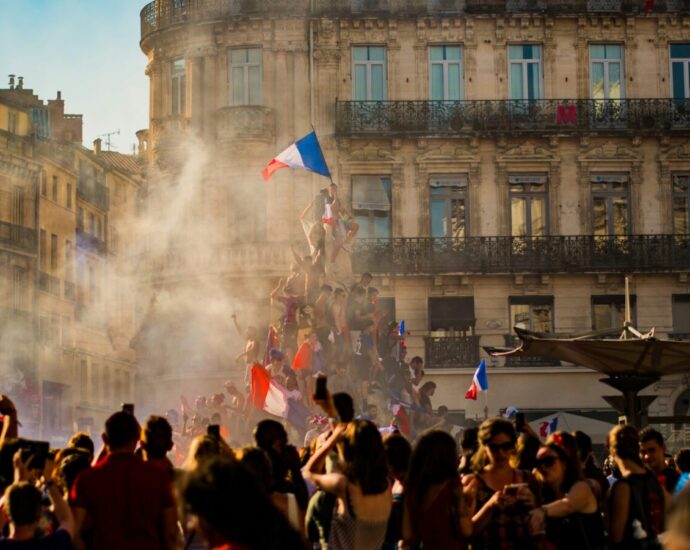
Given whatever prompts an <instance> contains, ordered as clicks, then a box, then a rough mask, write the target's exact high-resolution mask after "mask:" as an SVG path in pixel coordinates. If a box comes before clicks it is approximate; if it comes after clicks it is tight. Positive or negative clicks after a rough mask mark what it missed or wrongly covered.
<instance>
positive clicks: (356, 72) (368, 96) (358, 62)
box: [352, 46, 386, 101]
mask: <svg viewBox="0 0 690 550" xmlns="http://www.w3.org/2000/svg"><path fill="white" fill-rule="evenodd" d="M352 73H353V76H352V84H353V90H352V97H353V99H354V100H355V101H384V100H385V99H386V48H385V46H354V47H353V48H352Z"/></svg>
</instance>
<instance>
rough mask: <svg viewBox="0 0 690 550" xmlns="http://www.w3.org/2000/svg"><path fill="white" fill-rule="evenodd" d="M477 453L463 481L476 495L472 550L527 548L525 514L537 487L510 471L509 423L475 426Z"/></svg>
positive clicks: (511, 435) (511, 439)
mask: <svg viewBox="0 0 690 550" xmlns="http://www.w3.org/2000/svg"><path fill="white" fill-rule="evenodd" d="M478 439H479V445H480V446H479V450H478V451H477V453H476V454H475V455H474V457H473V461H472V465H473V469H474V474H473V475H469V476H466V477H465V478H463V484H464V485H465V488H466V489H467V490H469V491H470V492H476V502H477V504H476V510H477V512H476V513H475V514H474V516H473V518H472V523H473V539H472V549H473V550H484V549H486V550H493V549H494V548H501V549H502V550H519V549H531V548H532V546H533V541H532V536H531V534H530V532H529V511H530V509H531V507H533V506H534V505H536V504H537V503H536V502H535V498H534V495H536V494H537V493H538V490H539V486H538V484H537V483H536V480H535V479H534V477H533V476H532V475H531V474H530V473H529V472H525V471H522V470H518V469H516V468H514V467H513V466H512V464H511V460H512V459H514V455H515V443H516V441H517V435H516V433H515V428H514V427H513V424H512V423H511V422H509V421H508V420H505V419H503V418H490V419H488V420H485V421H484V422H482V425H481V426H480V427H479V434H478Z"/></svg>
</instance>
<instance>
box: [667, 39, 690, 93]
mask: <svg viewBox="0 0 690 550" xmlns="http://www.w3.org/2000/svg"><path fill="white" fill-rule="evenodd" d="M677 45H687V46H690V43H688V42H676V43H671V44H669V45H668V76H669V83H670V88H669V97H670V98H671V99H673V100H675V101H682V100H687V99H690V57H673V54H672V53H671V49H672V48H673V46H677ZM674 63H682V64H683V78H684V88H685V90H684V97H682V98H677V97H673V91H674V89H675V82H674V80H673V64H674Z"/></svg>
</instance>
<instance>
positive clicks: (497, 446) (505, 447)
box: [488, 441, 515, 453]
mask: <svg viewBox="0 0 690 550" xmlns="http://www.w3.org/2000/svg"><path fill="white" fill-rule="evenodd" d="M488 447H489V449H491V451H493V452H494V453H495V452H496V451H499V450H500V451H506V452H508V451H512V450H513V449H514V448H515V443H513V442H512V441H506V442H505V443H489V445H488Z"/></svg>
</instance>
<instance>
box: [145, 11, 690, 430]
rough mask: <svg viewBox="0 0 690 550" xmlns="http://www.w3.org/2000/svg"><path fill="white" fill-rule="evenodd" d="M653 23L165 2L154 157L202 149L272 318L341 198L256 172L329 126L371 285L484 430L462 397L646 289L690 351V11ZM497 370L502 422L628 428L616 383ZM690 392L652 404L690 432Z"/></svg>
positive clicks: (639, 310) (299, 179)
mask: <svg viewBox="0 0 690 550" xmlns="http://www.w3.org/2000/svg"><path fill="white" fill-rule="evenodd" d="M643 4H644V3H643V2H630V1H627V0H623V1H611V0H598V1H597V0H589V1H585V0H578V1H575V2H556V1H551V0H539V1H535V2H532V1H530V2H525V1H519V0H490V1H477V0H465V1H462V0H447V1H446V0H434V1H428V2H426V1H422V0H367V1H354V0H353V1H352V2H331V1H328V0H313V1H311V2H300V1H297V2H280V1H278V0H253V1H249V2H236V1H230V0H228V1H227V2H217V1H214V2H211V1H204V0H199V1H192V0H156V1H155V2H152V3H150V4H148V5H147V6H145V7H144V9H143V10H142V12H141V23H142V40H141V47H142V50H143V51H144V53H145V54H146V55H147V57H148V67H147V74H148V75H149V77H150V81H151V88H150V89H151V95H150V99H151V102H150V109H151V127H150V129H149V132H148V135H147V136H146V140H147V147H148V149H147V150H148V154H149V158H150V160H151V162H152V163H153V164H158V165H159V166H162V167H164V168H165V167H166V165H167V166H170V165H171V164H172V160H174V159H175V154H174V151H175V147H176V145H175V144H176V143H177V146H182V147H184V143H185V142H184V141H183V140H182V141H177V142H176V136H177V139H180V136H181V135H182V134H181V131H182V130H187V129H188V131H189V132H190V133H191V134H193V135H195V136H196V137H195V139H200V140H201V141H202V142H203V143H204V144H205V146H206V147H207V148H208V149H209V151H210V156H211V158H212V159H213V162H212V163H211V164H210V167H209V170H208V172H207V173H206V174H205V175H206V177H207V178H208V180H207V181H208V185H209V188H211V189H212V192H213V193H215V195H214V197H215V199H216V200H214V202H213V205H214V208H212V209H211V212H212V213H210V214H209V215H210V216H215V217H216V218H215V219H216V220H217V227H219V228H222V230H221V232H220V233H221V235H222V237H221V238H220V239H219V242H218V246H219V250H221V251H222V253H220V256H219V257H220V258H222V263H221V264H218V263H215V264H214V265H215V266H216V267H217V266H218V265H221V266H222V267H221V270H220V274H219V275H218V276H219V278H220V280H221V281H222V284H223V285H224V288H225V289H226V291H227V292H228V294H230V295H232V294H233V292H234V293H235V299H236V302H237V303H238V304H240V305H238V307H239V308H240V309H242V308H243V307H244V309H246V310H247V311H252V312H255V315H256V317H257V318H261V317H262V316H263V317H264V318H265V317H266V315H268V312H266V311H265V309H264V310H261V309H258V307H259V306H258V304H261V303H262V302H261V300H262V299H263V300H264V302H263V303H264V304H265V303H266V301H267V300H266V299H265V296H266V295H267V291H268V289H269V288H270V287H271V285H273V284H275V280H276V277H277V276H278V275H279V274H281V273H282V272H283V271H284V270H286V269H287V262H288V261H289V256H288V255H287V254H285V253H284V251H285V250H286V249H287V243H289V242H292V241H295V240H303V236H302V230H301V227H300V226H299V220H298V215H299V212H301V210H302V208H303V207H304V205H306V204H307V203H308V202H309V200H310V199H311V197H313V196H314V194H315V192H316V191H317V190H318V189H319V188H320V187H322V186H324V185H325V183H326V180H323V179H320V178H318V177H315V176H312V175H309V174H304V173H299V172H296V171H292V172H290V173H280V174H278V175H276V176H274V179H273V180H272V181H271V182H270V183H269V184H268V185H265V184H263V183H262V182H261V181H260V179H259V178H260V176H259V170H260V169H261V168H262V167H263V166H264V165H265V164H266V162H267V161H268V160H270V159H271V158H272V157H273V156H274V155H275V154H276V153H277V152H278V151H280V150H281V149H282V148H284V147H285V146H287V145H288V144H289V143H291V142H292V141H294V140H295V139H296V138H299V137H301V136H302V135H304V134H306V133H308V131H309V130H310V127H311V126H312V125H313V127H314V128H315V129H316V131H317V134H318V136H319V138H320V141H321V144H322V146H323V148H324V151H325V155H326V159H327V161H328V163H329V166H330V167H331V171H332V173H333V176H334V179H335V180H336V181H337V182H338V184H339V185H340V190H341V191H340V192H341V193H342V195H343V197H344V198H345V200H346V201H347V202H349V204H351V207H352V210H353V213H354V215H355V217H356V218H357V220H358V221H359V222H360V225H361V226H362V229H361V231H360V235H359V239H358V243H357V247H356V250H355V252H354V254H353V262H354V266H355V271H356V272H364V271H370V272H372V273H374V274H375V282H374V285H375V286H377V287H378V288H379V289H380V290H381V295H382V296H383V297H387V298H391V299H392V301H391V302H390V304H391V307H393V308H394V311H395V317H396V318H397V319H405V321H406V324H407V327H408V329H409V330H410V332H411V336H410V338H409V340H408V344H409V349H410V352H411V353H412V354H413V355H414V354H419V355H422V356H423V357H424V359H425V361H426V365H427V373H428V376H429V378H430V379H432V380H435V381H437V382H438V389H437V392H436V395H435V398H434V402H435V404H446V405H448V406H449V407H450V408H451V409H453V410H455V411H457V412H458V414H459V416H462V415H463V414H464V415H465V417H467V418H475V417H478V416H483V409H484V407H485V403H484V402H481V401H480V402H477V403H473V402H467V401H465V400H464V399H463V396H464V392H465V390H466V388H467V386H468V385H469V382H470V379H471V376H472V372H473V369H474V367H475V366H476V363H477V362H478V360H479V359H480V358H481V357H486V353H485V351H484V350H483V348H484V347H485V346H487V347H488V346H511V345H512V344H513V343H514V337H513V336H512V334H513V331H512V327H514V326H521V327H524V328H528V329H532V330H539V331H543V332H555V333H569V334H573V333H583V332H587V331H590V330H592V329H603V328H610V327H612V326H620V325H621V324H622V323H623V321H624V279H625V277H626V276H628V277H629V278H630V281H631V283H630V284H631V295H632V296H631V303H632V317H633V322H634V323H635V324H636V325H637V326H638V327H640V329H645V330H646V329H648V328H651V327H655V328H656V331H657V334H661V335H663V336H670V337H674V338H683V339H685V338H688V337H689V336H688V333H690V282H689V280H688V269H689V268H690V244H689V243H688V233H690V228H689V226H688V224H689V223H690V221H689V218H688V216H689V212H690V210H689V209H690V194H689V193H690V187H689V186H688V181H689V180H690V178H689V177H688V175H690V139H689V138H690V115H689V113H690V102H688V98H689V97H690V74H689V73H688V70H689V69H688V68H689V67H690V30H688V28H689V27H688V25H689V24H690V6H687V5H686V3H685V2H683V1H671V0H667V1H666V2H661V1H657V2H656V3H655V4H654V8H653V10H652V11H651V13H643ZM187 135H188V134H187ZM180 144H182V145H180ZM166 163H167V164H166ZM246 205H251V208H246ZM163 265H165V262H163ZM169 268H170V270H171V271H170V273H175V266H174V264H173V265H169ZM164 272H165V271H164V270H163V271H159V272H158V273H157V276H159V277H160V275H161V273H164ZM256 274H260V275H261V277H257V276H256ZM248 277H249V278H251V284H248V285H244V284H241V283H240V282H238V281H247V279H248ZM238 288H241V289H242V292H236V290H237V289H238ZM243 303H244V304H245V305H244V306H243V305H242V304H243ZM489 363H490V368H489V380H490V385H491V390H490V393H489V401H488V407H489V409H490V410H491V412H492V413H493V412H495V411H496V410H497V409H499V408H501V407H506V406H508V405H514V406H517V407H518V408H521V409H523V410H526V411H527V412H528V414H529V415H530V417H531V418H537V417H539V416H546V415H549V414H555V411H575V412H578V413H580V414H586V415H589V416H590V417H597V418H608V419H609V420H611V419H612V418H615V413H613V412H612V411H611V409H609V407H608V405H607V404H606V402H605V401H604V399H603V398H602V395H606V394H609V393H614V392H613V391H612V390H610V389H608V388H607V387H606V386H604V385H603V384H601V383H600V382H599V378H600V375H597V374H596V373H592V372H590V371H588V370H586V369H583V368H581V367H577V366H565V365H554V364H547V363H544V362H539V361H516V360H512V361H508V362H504V361H503V360H497V359H490V360H489ZM689 383H690V378H689V377H688V376H685V377H675V378H669V379H664V380H662V381H661V382H660V383H658V384H656V385H655V386H654V387H652V388H649V390H648V391H649V392H650V393H653V394H655V395H657V399H656V400H655V402H654V404H653V405H652V411H653V412H655V413H657V414H671V413H673V412H676V413H680V414H686V413H687V407H688V405H689V404H690V403H689V401H688V399H689V397H690V386H689ZM573 429H574V428H573ZM669 435H672V437H676V438H682V437H683V434H679V433H674V434H669Z"/></svg>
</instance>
